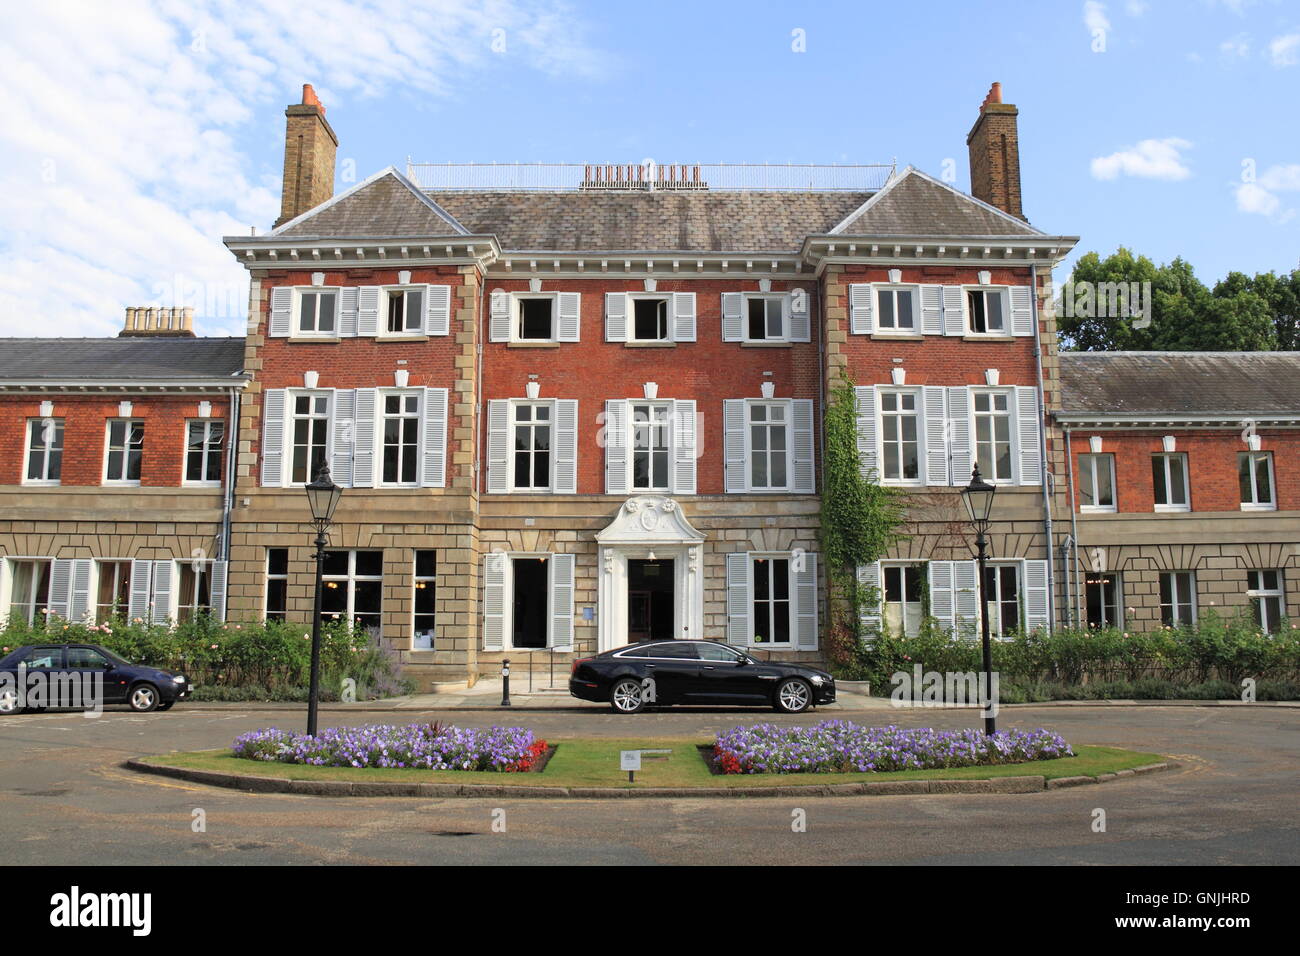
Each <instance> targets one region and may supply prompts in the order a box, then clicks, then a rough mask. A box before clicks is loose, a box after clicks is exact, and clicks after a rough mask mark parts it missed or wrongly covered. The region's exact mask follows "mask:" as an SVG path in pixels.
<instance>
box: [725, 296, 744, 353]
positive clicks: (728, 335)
mask: <svg viewBox="0 0 1300 956" xmlns="http://www.w3.org/2000/svg"><path fill="white" fill-rule="evenodd" d="M744 339H745V296H744V294H743V293H740V292H724V293H722V341H724V342H743V341H744Z"/></svg>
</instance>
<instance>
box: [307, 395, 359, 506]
mask: <svg viewBox="0 0 1300 956" xmlns="http://www.w3.org/2000/svg"><path fill="white" fill-rule="evenodd" d="M332 412H333V414H332V419H333V420H332V421H331V423H330V424H331V425H332V427H333V431H334V447H333V448H331V449H330V477H331V478H333V479H334V483H335V484H337V485H341V486H343V487H344V488H351V487H352V447H353V444H354V441H355V438H356V416H357V393H356V392H355V391H353V390H352V389H346V388H342V389H339V390H337V391H336V392H335V393H334V403H333V407H332ZM308 477H310V478H311V479H312V480H315V478H316V476H315V475H310V476H308Z"/></svg>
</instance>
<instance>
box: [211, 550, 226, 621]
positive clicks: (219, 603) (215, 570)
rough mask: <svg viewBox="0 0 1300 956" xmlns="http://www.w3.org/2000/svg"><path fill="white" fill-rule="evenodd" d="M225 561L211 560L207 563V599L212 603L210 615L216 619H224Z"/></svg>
mask: <svg viewBox="0 0 1300 956" xmlns="http://www.w3.org/2000/svg"><path fill="white" fill-rule="evenodd" d="M226 568H227V565H226V562H225V561H212V562H210V563H209V564H208V573H209V574H210V575H211V576H210V577H209V578H208V601H209V603H210V604H211V605H212V616H213V617H215V618H216V619H217V620H218V621H224V620H225V619H226Z"/></svg>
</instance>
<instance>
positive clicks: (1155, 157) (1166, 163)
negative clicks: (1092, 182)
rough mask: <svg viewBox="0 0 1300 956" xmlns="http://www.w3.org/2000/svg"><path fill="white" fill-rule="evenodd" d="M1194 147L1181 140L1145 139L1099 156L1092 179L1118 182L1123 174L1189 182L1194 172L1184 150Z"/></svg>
mask: <svg viewBox="0 0 1300 956" xmlns="http://www.w3.org/2000/svg"><path fill="white" fill-rule="evenodd" d="M1191 145H1192V144H1191V143H1189V142H1188V141H1187V140H1185V139H1178V138H1177V137H1170V138H1168V139H1144V140H1142V142H1140V143H1138V144H1137V145H1136V146H1125V147H1124V148H1123V149H1121V150H1119V151H1118V152H1114V153H1111V154H1110V155H1109V156H1098V157H1097V158H1096V159H1094V160H1093V161H1092V176H1093V178H1094V179H1116V178H1117V177H1119V176H1120V175H1124V176H1133V177H1136V178H1138V179H1167V180H1179V179H1186V178H1187V177H1188V176H1190V175H1191V174H1192V173H1191V170H1190V169H1188V168H1187V166H1186V165H1185V164H1184V162H1183V158H1182V156H1181V155H1180V151H1181V150H1185V149H1189V148H1190V147H1191Z"/></svg>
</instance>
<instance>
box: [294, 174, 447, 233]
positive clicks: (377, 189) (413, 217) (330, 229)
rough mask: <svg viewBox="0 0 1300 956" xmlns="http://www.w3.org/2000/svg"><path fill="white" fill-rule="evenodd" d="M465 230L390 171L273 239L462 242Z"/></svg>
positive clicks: (297, 221)
mask: <svg viewBox="0 0 1300 956" xmlns="http://www.w3.org/2000/svg"><path fill="white" fill-rule="evenodd" d="M466 232H467V230H465V229H464V228H462V227H461V226H460V225H459V224H458V223H457V222H456V221H455V220H454V219H452V218H451V217H450V216H448V215H447V214H446V212H445V211H443V210H442V209H440V208H439V206H438V205H437V204H436V203H434V202H432V201H431V200H430V199H428V198H427V197H426V196H425V195H424V194H423V193H422V192H420V190H419V189H417V188H416V187H415V185H414V184H412V183H411V181H410V180H408V179H407V178H406V177H405V176H403V175H402V174H401V173H399V172H398V171H397V170H395V169H393V168H391V167H390V168H388V169H385V170H382V171H380V172H379V173H376V174H375V175H374V176H371V177H370V178H369V179H367V180H365V181H364V182H362V183H359V184H358V185H356V186H354V187H352V188H351V189H349V190H347V191H346V192H342V193H339V194H338V195H337V196H335V197H334V198H333V199H330V200H329V201H327V202H324V203H322V204H321V205H319V206H317V207H316V208H315V209H312V210H309V211H308V212H306V213H304V214H303V215H301V216H299V217H298V218H296V219H292V220H290V221H289V222H286V223H285V224H284V225H282V226H280V228H278V229H275V230H273V231H272V232H271V235H273V236H294V237H298V238H333V237H347V238H356V239H362V238H382V237H388V236H393V237H398V236H412V237H421V238H423V237H428V238H435V237H443V236H463V235H465V234H466Z"/></svg>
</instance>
